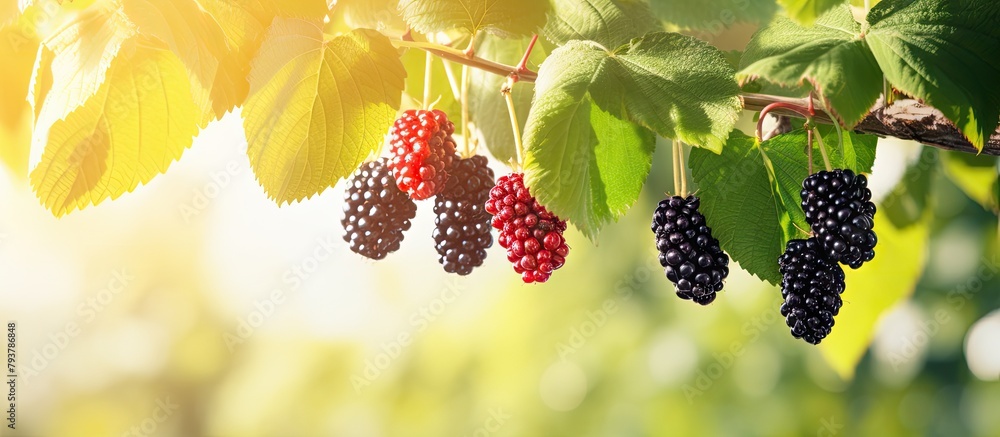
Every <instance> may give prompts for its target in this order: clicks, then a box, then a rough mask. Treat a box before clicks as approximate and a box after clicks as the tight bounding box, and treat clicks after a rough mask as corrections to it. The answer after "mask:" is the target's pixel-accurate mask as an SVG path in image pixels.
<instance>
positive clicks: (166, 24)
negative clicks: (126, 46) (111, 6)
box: [122, 0, 242, 123]
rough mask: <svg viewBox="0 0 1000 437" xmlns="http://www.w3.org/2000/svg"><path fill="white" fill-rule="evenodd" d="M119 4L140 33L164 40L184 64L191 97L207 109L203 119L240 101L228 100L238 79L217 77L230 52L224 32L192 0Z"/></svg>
mask: <svg viewBox="0 0 1000 437" xmlns="http://www.w3.org/2000/svg"><path fill="white" fill-rule="evenodd" d="M122 7H123V10H124V12H125V14H126V16H128V18H129V20H130V21H131V22H132V23H134V24H135V26H136V28H137V30H138V32H139V33H141V34H143V35H148V36H152V37H155V38H158V39H160V40H161V41H163V42H165V43H166V44H167V46H168V47H170V49H171V50H173V51H174V53H175V54H177V56H178V57H179V58H180V59H181V61H182V62H184V65H185V66H187V68H188V70H189V71H190V73H191V76H192V81H191V82H192V87H191V91H192V92H193V94H194V96H193V97H194V100H195V102H196V103H198V105H199V106H200V107H202V108H203V109H204V110H205V112H206V117H205V120H204V122H206V123H207V122H208V121H210V120H211V119H213V118H216V117H221V116H222V115H224V114H225V113H226V111H228V110H229V109H231V108H232V107H234V106H236V105H237V104H239V103H242V102H238V101H230V100H229V99H231V98H233V97H235V96H236V93H235V92H234V88H236V87H237V86H238V83H237V82H235V81H232V80H216V78H217V77H219V75H218V72H219V68H220V60H222V59H226V58H227V56H228V54H229V47H228V44H227V41H226V35H225V33H224V32H223V31H222V27H221V26H220V25H219V23H218V22H216V21H215V19H214V18H212V16H211V15H209V14H208V13H207V12H205V11H204V10H203V9H201V7H199V6H198V4H197V3H196V2H195V1H194V0H173V1H169V2H164V1H152V0H123V1H122ZM222 78H223V79H229V78H228V77H225V76H223V77H222ZM213 108H216V109H217V111H213Z"/></svg>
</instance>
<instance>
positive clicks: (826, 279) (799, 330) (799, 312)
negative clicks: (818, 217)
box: [778, 237, 844, 344]
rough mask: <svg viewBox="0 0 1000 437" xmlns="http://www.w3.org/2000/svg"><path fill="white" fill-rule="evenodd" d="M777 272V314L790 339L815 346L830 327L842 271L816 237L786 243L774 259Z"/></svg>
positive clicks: (841, 286) (838, 303)
mask: <svg viewBox="0 0 1000 437" xmlns="http://www.w3.org/2000/svg"><path fill="white" fill-rule="evenodd" d="M778 266H779V267H778V270H779V271H780V272H781V296H782V297H783V298H784V299H785V302H784V303H783V304H781V315H782V316H784V317H785V323H786V324H787V325H788V327H789V328H791V330H792V336H794V337H795V338H801V339H802V340H805V341H806V342H807V343H810V344H819V342H820V341H822V340H823V339H824V338H826V336H827V335H830V330H831V329H832V328H833V317H834V316H836V315H837V313H839V312H840V306H841V305H842V304H843V302H842V301H841V299H840V294H841V293H843V292H844V269H843V268H841V267H840V264H837V262H836V261H834V260H831V259H829V258H827V257H826V253H825V251H824V249H823V247H822V244H821V243H820V242H819V240H818V239H817V238H816V237H812V238H810V239H808V240H792V241H789V242H788V246H786V248H785V253H784V254H783V255H781V256H780V257H779V258H778Z"/></svg>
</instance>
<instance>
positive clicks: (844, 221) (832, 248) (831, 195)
mask: <svg viewBox="0 0 1000 437" xmlns="http://www.w3.org/2000/svg"><path fill="white" fill-rule="evenodd" d="M801 194H802V210H803V211H805V213H806V221H807V222H809V226H811V227H812V229H813V232H815V233H816V236H817V238H818V240H819V241H820V242H821V243H822V245H823V250H824V251H825V254H826V255H825V256H826V257H827V258H830V259H833V260H836V261H837V262H840V263H842V264H846V265H848V266H850V267H851V268H852V269H856V268H858V267H861V265H862V264H864V263H866V262H868V261H871V260H872V258H874V257H875V250H874V249H875V244H876V243H877V242H878V239H877V238H876V236H875V232H874V231H872V227H873V226H874V224H875V222H874V218H875V204H874V203H873V202H872V201H871V199H872V192H871V190H869V189H868V178H866V177H865V176H864V175H861V174H857V175H856V174H854V172H852V171H851V170H839V169H838V170H834V171H832V172H828V171H821V172H819V173H816V174H814V175H812V176H809V177H808V178H806V180H805V181H803V182H802V193H801Z"/></svg>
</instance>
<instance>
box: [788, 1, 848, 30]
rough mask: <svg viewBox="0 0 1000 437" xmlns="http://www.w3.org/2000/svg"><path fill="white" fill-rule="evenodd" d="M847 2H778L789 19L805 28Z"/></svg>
mask: <svg viewBox="0 0 1000 437" xmlns="http://www.w3.org/2000/svg"><path fill="white" fill-rule="evenodd" d="M845 1H846V0H778V3H779V4H780V5H781V6H782V7H783V8H785V14H786V15H788V17H789V18H791V19H793V20H795V21H797V22H799V23H800V24H802V25H805V26H811V25H812V24H813V22H814V21H816V20H817V19H818V18H819V17H820V16H822V15H823V13H825V12H826V11H828V10H830V9H833V8H834V7H836V6H837V5H840V4H844V2H845Z"/></svg>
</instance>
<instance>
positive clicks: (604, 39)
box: [542, 0, 663, 47]
mask: <svg viewBox="0 0 1000 437" xmlns="http://www.w3.org/2000/svg"><path fill="white" fill-rule="evenodd" d="M658 30H663V26H662V25H660V23H658V22H657V21H656V20H655V19H654V18H653V16H652V13H651V11H650V9H649V5H648V4H646V3H645V2H642V1H637V0H553V1H552V11H550V12H549V17H548V21H546V23H545V27H544V28H543V29H542V34H543V35H545V38H547V39H548V40H549V41H552V42H553V43H555V44H565V43H566V42H568V41H570V40H574V39H580V40H591V41H596V42H598V43H600V44H602V45H604V46H605V47H618V46H620V45H622V44H625V43H627V42H628V41H629V40H630V39H632V38H635V37H637V36H642V35H645V34H647V33H650V32H655V31H658Z"/></svg>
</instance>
